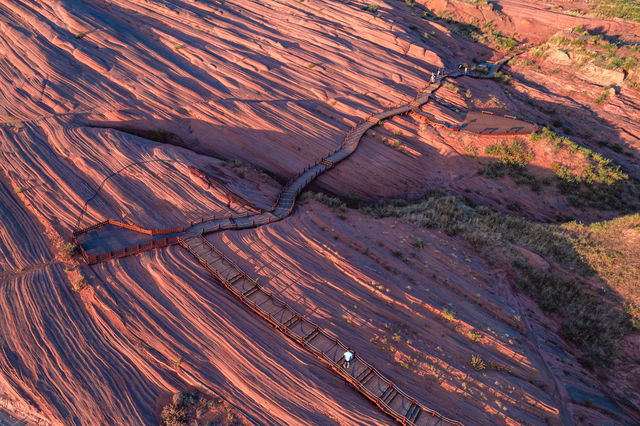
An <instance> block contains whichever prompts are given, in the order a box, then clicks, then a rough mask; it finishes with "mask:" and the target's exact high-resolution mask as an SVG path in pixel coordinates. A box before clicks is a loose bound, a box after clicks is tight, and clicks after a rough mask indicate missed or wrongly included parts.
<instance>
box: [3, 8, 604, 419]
mask: <svg viewBox="0 0 640 426" xmlns="http://www.w3.org/2000/svg"><path fill="white" fill-rule="evenodd" d="M381 3H384V4H381V15H380V16H378V15H377V14H374V13H371V12H368V11H365V10H362V9H361V7H360V6H359V4H356V3H351V2H336V1H320V0H306V1H304V2H298V1H289V0H286V1H285V0H281V1H274V2H265V1H263V0H231V1H224V2H192V1H181V0H176V1H172V2H162V1H153V2H148V1H145V0H132V1H129V0H126V1H125V0H114V1H109V2H103V1H101V0H89V1H84V2H77V1H72V0H58V1H55V2H45V1H36V0H25V1H13V0H0V87H2V91H1V93H0V205H1V209H0V213H2V214H0V216H1V217H2V221H0V253H1V254H2V259H0V312H2V315H0V347H2V350H1V351H0V409H2V410H7V411H8V412H9V413H10V414H11V415H13V416H15V417H18V418H20V419H25V421H28V422H30V423H43V424H46V423H51V424H62V423H73V424H93V423H100V424H154V423H155V422H156V420H157V419H156V414H157V401H159V400H161V399H162V398H163V397H165V399H167V398H168V395H172V394H174V393H175V392H178V391H180V390H184V389H190V388H191V387H195V388H197V389H199V390H202V391H205V392H206V393H207V394H218V395H220V396H221V397H223V398H224V399H225V400H226V401H229V402H230V403H232V404H233V405H234V406H235V407H240V409H241V411H243V412H246V413H247V415H248V417H250V418H251V419H252V420H253V421H255V422H257V423H265V424H272V423H282V424H329V423H331V422H337V423H339V424H350V425H351V424H362V425H372V424H373V425H376V424H388V422H389V418H387V417H385V416H382V415H381V414H380V412H379V411H378V410H377V409H376V407H375V406H373V405H372V404H368V403H366V401H364V400H363V398H362V397H361V396H359V395H358V394H357V393H355V392H353V390H352V389H350V388H349V387H347V386H344V383H343V382H341V381H340V380H337V379H336V378H335V377H334V376H332V375H331V374H326V373H327V372H326V371H325V370H324V367H323V366H322V365H321V364H320V363H318V362H317V360H316V359H315V358H314V357H312V356H310V355H309V354H307V353H306V352H305V351H303V350H302V349H300V348H298V347H297V346H295V345H292V344H291V342H289V341H287V340H286V339H284V338H281V337H280V336H279V335H277V334H275V333H274V332H273V330H271V329H270V328H269V327H267V326H265V325H264V324H262V323H260V322H259V321H256V318H255V317H254V316H253V315H252V314H250V313H248V312H246V311H245V310H244V309H243V308H242V307H241V306H239V305H238V304H237V303H236V302H235V301H234V299H233V298H232V297H229V295H227V294H226V293H225V291H224V290H221V289H220V288H219V287H218V283H216V282H213V281H212V280H211V279H210V278H209V277H208V276H207V275H206V274H205V273H204V271H203V269H202V268H201V267H200V265H198V264H197V263H196V262H195V261H194V260H193V259H192V258H191V256H190V255H189V254H188V253H186V252H185V251H184V250H182V249H180V248H179V247H172V248H167V249H165V250H159V251H154V252H147V253H145V254H143V255H140V256H137V257H129V258H124V259H119V260H117V261H114V262H110V263H102V264H99V265H97V266H92V267H86V266H84V265H80V264H78V263H74V262H73V261H68V260H66V259H62V258H61V256H60V255H58V254H57V252H58V251H59V250H58V249H57V247H58V246H60V244H61V243H62V242H63V241H66V240H68V239H69V236H70V234H71V231H72V230H73V229H74V228H76V227H77V226H80V227H82V226H86V225H88V224H90V223H93V222H97V221H101V220H105V219H107V218H110V219H117V220H120V221H123V222H124V221H132V222H136V223H138V224H139V225H141V226H144V227H148V228H165V227H173V226H183V225H185V224H188V223H189V222H190V221H192V220H199V219H200V218H202V217H210V216H211V215H217V216H220V215H225V216H226V215H229V214H239V213H245V212H247V211H255V210H257V209H265V208H269V207H270V206H271V205H272V204H273V201H274V200H275V199H276V197H277V196H278V192H279V189H280V184H279V182H285V181H286V180H287V179H288V178H290V177H291V176H293V175H295V174H296V173H297V172H299V171H300V170H301V169H304V168H305V167H306V166H308V165H309V164H311V163H314V162H316V161H317V160H318V158H320V157H322V156H324V155H326V154H327V153H328V152H331V151H332V150H333V149H335V148H336V147H337V146H338V145H339V144H340V142H341V141H342V139H343V137H344V135H345V133H346V132H348V131H349V129H350V128H352V126H353V125H354V123H357V122H358V121H359V120H361V119H362V118H364V117H366V116H367V115H368V114H370V113H373V112H375V111H379V110H381V109H383V108H385V107H387V106H388V105H390V104H397V103H400V102H403V101H406V100H407V99H411V98H412V97H414V96H415V92H416V91H417V90H418V89H420V88H421V87H423V86H424V85H425V84H426V80H427V79H428V76H429V75H430V74H431V72H432V71H433V70H435V69H436V68H437V67H444V66H447V67H452V66H455V64H458V63H460V62H461V61H467V62H470V61H471V59H472V58H473V57H475V56H476V54H477V53H478V52H479V51H481V52H482V53H483V54H486V55H485V56H488V54H489V53H492V52H490V51H489V49H488V48H485V47H481V46H478V45H477V44H476V43H473V42H471V41H470V40H467V39H464V38H462V37H459V36H458V35H456V34H455V33H454V32H452V31H449V30H448V29H447V28H445V26H444V23H442V21H440V23H438V22H435V21H434V22H430V21H428V20H423V19H422V16H421V14H418V13H416V10H417V8H412V7H410V6H408V5H407V4H405V3H404V2H398V1H388V2H381ZM451 4H453V3H451ZM467 7H468V8H469V10H471V9H474V11H475V12H476V13H477V16H478V17H482V11H478V9H477V8H475V6H472V5H469V4H468V3H465V9H464V10H467V9H466V8H467ZM511 7H513V6H511ZM533 13H535V11H534V12H531V8H527V13H526V15H527V18H526V19H527V24H526V25H527V27H534V26H536V25H537V22H539V21H537V20H535V19H533V17H531V15H532V14H533ZM491 16H492V17H493V16H494V15H491ZM502 23H503V24H504V25H505V26H508V25H510V23H509V20H508V19H505V20H504V21H503V22H502ZM411 26H415V27H416V28H415V29H412V28H411ZM425 33H428V34H429V37H428V38H427V39H426V40H425V38H424V37H423V34H425ZM499 54H500V53H496V56H497V55H499ZM478 56H479V55H478ZM558 60H564V59H558ZM599 78H608V77H599ZM469 84H470V85H473V86H472V87H473V90H474V94H478V96H479V98H485V99H488V98H489V97H490V96H492V95H494V94H495V95H496V96H498V97H499V98H500V99H501V101H500V102H504V103H505V105H507V106H508V107H509V108H510V109H511V108H514V105H515V103H513V102H512V101H511V100H509V99H508V98H507V96H506V95H505V94H504V93H503V92H502V90H501V88H500V86H499V85H498V84H497V83H495V82H491V81H484V80H483V81H480V82H472V83H469ZM496 99H497V98H496ZM131 123H138V124H139V125H140V126H141V127H140V129H144V132H140V131H137V132H132V131H131V128H128V127H127V126H128V125H129V124H131ZM141 123H144V126H142V124H141ZM123 130H124V131H123ZM423 130H424V131H420V132H418V131H417V124H416V123H415V122H413V121H411V120H410V119H409V118H408V117H400V118H397V119H394V120H389V122H388V123H387V128H384V129H383V128H376V132H378V136H377V138H376V137H375V135H374V134H373V132H370V133H369V134H368V135H367V136H366V137H365V138H364V140H363V143H362V146H361V147H360V148H359V150H358V152H356V153H355V154H354V155H353V157H351V158H350V159H349V160H348V161H346V162H345V163H342V164H340V165H338V166H337V167H336V168H335V169H334V170H332V171H331V173H329V174H327V175H323V176H322V177H321V178H320V179H319V181H318V182H316V183H315V185H317V186H316V189H317V188H321V189H326V190H328V191H333V192H334V193H349V192H350V191H356V192H359V193H365V194H366V195H369V196H371V197H372V198H373V197H376V198H380V199H382V198H397V197H406V198H417V197H420V196H422V195H423V194H425V193H426V192H428V191H430V190H433V189H434V188H439V187H444V188H447V189H451V190H453V191H457V192H460V193H465V190H466V189H469V187H471V185H475V186H474V187H473V189H474V191H473V194H471V193H469V198H471V199H473V200H475V201H477V202H486V203H492V202H494V201H496V200H497V201H496V202H502V201H503V199H504V202H505V203H508V202H509V201H511V200H513V199H523V198H526V197H527V196H526V195H524V196H523V195H522V192H523V191H522V187H516V186H515V184H514V185H512V187H511V188H508V191H506V192H505V193H504V194H502V193H503V187H502V186H500V185H501V184H499V183H496V182H491V181H488V180H486V179H480V178H479V177H478V175H477V170H476V169H475V168H474V166H472V165H470V163H469V161H468V159H467V158H466V156H465V155H460V153H461V152H464V147H463V146H462V145H460V143H459V141H458V143H457V144H456V141H455V140H454V139H455V138H454V137H452V136H451V135H450V134H446V133H439V132H437V131H435V130H434V129H432V128H429V129H423ZM170 134H175V135H179V136H180V138H179V139H176V138H172V137H167V138H165V137H166V136H167V135H170ZM381 135H384V138H385V139H389V138H394V137H398V138H400V137H403V138H404V139H403V142H402V143H403V144H404V145H406V150H403V151H400V150H397V149H393V148H391V147H390V146H389V145H386V144H385V143H383V142H382V139H381V138H380V136H381ZM399 135H400V136H399ZM465 141H466V139H465ZM262 171H265V172H264V173H263V172H262ZM460 177H462V178H463V179H460ZM489 186H491V188H488V187H489ZM487 194H489V195H490V196H489V197H487V196H486V195H487ZM500 194H502V195H500ZM509 197H510V198H509ZM531 197H532V196H531ZM531 197H529V198H528V199H525V202H526V205H527V209H529V210H531V212H534V213H535V211H537V210H544V207H540V205H544V203H539V202H538V201H537V199H534V198H531ZM498 198H499V199H498ZM343 213H344V214H343ZM543 213H544V212H543ZM214 238H215V239H216V244H220V245H221V247H222V250H224V251H225V253H227V251H228V253H227V254H228V255H229V256H236V257H237V262H238V263H239V264H242V266H243V268H246V269H248V270H249V269H254V270H255V271H257V272H256V274H257V275H259V276H260V282H261V284H264V285H265V286H268V288H269V289H270V290H273V291H274V293H275V294H279V295H281V296H282V297H283V298H284V299H286V300H291V301H292V303H295V304H296V305H297V306H296V308H297V309H298V310H299V311H302V312H304V313H305V314H307V315H309V316H311V318H312V319H314V320H315V321H317V322H318V323H320V324H321V325H322V326H323V327H326V328H328V329H330V330H332V331H335V332H336V333H337V334H339V335H340V336H344V337H345V338H346V339H348V341H350V342H353V344H354V346H356V347H357V350H358V351H360V352H361V353H363V354H364V356H365V358H367V359H371V361H372V362H373V364H374V365H375V366H376V367H377V368H379V369H380V370H381V371H384V372H385V374H387V375H388V376H389V377H391V378H392V379H393V380H394V383H397V384H398V385H399V387H401V388H402V389H406V390H407V391H408V392H410V393H411V394H412V395H415V396H416V397H417V398H418V399H420V400H421V401H422V402H423V403H425V404H426V405H429V406H432V407H434V408H436V409H438V410H439V411H441V412H442V413H443V414H445V415H446V416H448V417H452V418H456V419H458V418H459V419H461V420H462V421H464V422H465V423H469V424H472V423H486V424H492V423H540V422H543V421H544V420H545V419H550V420H551V421H552V422H557V423H560V422H561V420H562V412H563V410H564V411H566V409H565V407H566V405H567V404H569V403H568V402H567V401H566V400H564V399H563V398H562V392H557V391H556V390H554V389H555V388H556V386H555V384H554V383H555V380H556V377H559V376H561V375H562V374H563V372H562V370H566V371H569V370H570V371H572V372H573V374H574V375H575V376H580V377H582V376H583V375H584V376H585V377H587V376H586V375H587V373H586V372H584V371H583V370H581V369H580V367H579V365H578V363H577V361H576V359H575V357H573V356H571V355H570V354H569V353H568V351H565V350H557V351H559V353H560V355H561V356H562V361H563V365H562V366H558V367H557V369H556V370H553V372H552V373H550V372H549V371H548V370H547V369H546V368H545V365H546V364H545V361H544V356H547V355H544V356H541V355H540V352H539V351H538V349H537V346H536V345H537V343H536V338H537V337H536V336H538V335H540V336H543V337H544V339H547V340H548V341H556V340H559V337H558V336H557V335H556V334H554V332H553V331H550V330H552V329H553V324H552V323H551V324H550V325H548V324H546V323H545V324H544V325H545V327H539V328H536V329H535V330H533V332H531V333H529V332H528V331H527V329H526V327H524V326H523V325H522V323H520V322H519V321H520V317H522V319H526V317H527V315H531V317H532V318H535V319H536V320H537V319H540V318H542V320H541V321H546V320H544V316H543V315H542V314H541V313H540V312H539V311H538V310H537V308H536V307H535V306H534V305H532V304H530V302H528V301H527V300H525V299H524V298H521V297H520V296H516V295H514V294H513V293H512V291H511V283H510V282H509V281H508V279H507V278H506V277H505V276H504V275H505V274H504V273H503V272H502V271H496V270H494V269H493V268H492V266H491V265H490V263H489V262H488V261H487V259H483V258H482V257H480V256H478V255H477V254H475V253H474V251H473V249H472V248H471V247H469V246H468V244H466V243H464V242H463V241H461V240H460V239H459V238H457V237H452V236H448V235H445V234H443V233H442V232H440V231H438V230H427V229H423V228H417V227H415V226H412V225H410V224H407V223H403V222H402V221H400V220H395V219H384V220H378V219H373V218H371V217H368V216H365V215H364V214H360V213H358V212H356V211H348V212H341V211H334V210H332V209H330V208H328V207H327V206H324V205H322V204H319V203H317V202H309V203H308V204H306V205H303V206H300V207H299V208H298V207H297V210H296V212H295V214H294V215H293V216H292V217H291V218H289V219H287V220H285V221H282V222H280V223H278V224H277V225H272V226H270V227H266V228H259V229H256V230H250V231H245V232H242V233H236V234H233V235H226V234H225V235H216V236H215V237H214ZM531 259H532V262H533V263H536V264H538V265H539V266H540V267H542V268H544V263H543V261H544V259H542V260H541V259H538V258H535V256H531ZM68 271H72V272H73V274H75V275H73V276H78V274H79V276H83V277H84V278H85V279H86V281H87V284H88V285H87V287H86V288H85V289H84V290H82V291H80V292H79V293H73V292H72V291H71V290H70V288H71V287H72V283H71V282H70V280H69V276H72V275H71V273H70V272H68ZM452 312H453V314H452ZM515 318H518V320H516V319H515ZM554 350H555V349H554ZM474 354H480V355H481V356H482V357H483V358H484V359H485V360H486V361H487V365H489V363H491V365H494V366H496V367H495V368H494V369H488V370H485V371H476V370H474V369H473V368H472V367H471V365H470V360H471V357H472V356H473V355H474ZM553 355H554V356H555V353H554V354H553ZM584 382H585V383H586V384H585V386H592V385H593V386H595V385H594V383H595V382H594V381H593V380H592V379H591V378H590V377H587V378H586V379H584ZM167 402H168V400H167ZM596 414H597V415H599V416H600V417H599V418H598V419H599V420H603V419H604V420H603V421H611V419H613V420H615V419H616V418H615V417H612V416H610V415H609V414H601V413H596ZM3 415H4V414H0V419H2V416H3ZM0 422H4V420H3V419H2V420H0Z"/></svg>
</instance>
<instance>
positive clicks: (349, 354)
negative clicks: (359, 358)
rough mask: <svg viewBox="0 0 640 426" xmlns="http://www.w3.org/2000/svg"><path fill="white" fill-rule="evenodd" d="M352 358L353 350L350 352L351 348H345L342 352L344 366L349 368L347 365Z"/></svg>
mask: <svg viewBox="0 0 640 426" xmlns="http://www.w3.org/2000/svg"><path fill="white" fill-rule="evenodd" d="M352 359H353V352H351V349H347V351H346V352H345V353H344V361H345V362H344V368H349V365H350V364H351V360H352Z"/></svg>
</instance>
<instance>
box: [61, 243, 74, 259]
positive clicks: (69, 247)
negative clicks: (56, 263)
mask: <svg viewBox="0 0 640 426" xmlns="http://www.w3.org/2000/svg"><path fill="white" fill-rule="evenodd" d="M77 250H78V247H77V246H76V245H75V244H74V243H72V242H71V241H69V242H66V243H64V244H62V246H61V247H60V254H62V255H63V256H65V257H73V255H74V254H76V251H77Z"/></svg>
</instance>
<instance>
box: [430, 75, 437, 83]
mask: <svg viewBox="0 0 640 426" xmlns="http://www.w3.org/2000/svg"><path fill="white" fill-rule="evenodd" d="M435 82H436V75H435V74H434V73H433V72H432V73H431V83H435Z"/></svg>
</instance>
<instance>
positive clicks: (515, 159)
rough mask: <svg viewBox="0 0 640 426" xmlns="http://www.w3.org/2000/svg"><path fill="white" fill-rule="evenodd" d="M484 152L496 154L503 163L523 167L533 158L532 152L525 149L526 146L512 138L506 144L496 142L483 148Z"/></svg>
mask: <svg viewBox="0 0 640 426" xmlns="http://www.w3.org/2000/svg"><path fill="white" fill-rule="evenodd" d="M484 152H485V154H489V155H494V156H497V157H498V158H499V159H500V162H502V163H504V164H510V165H514V166H516V167H524V166H525V165H526V164H527V163H529V162H530V161H531V160H533V153H532V152H530V151H529V150H528V149H527V146H526V145H525V144H524V143H523V142H522V141H520V140H513V141H511V142H509V143H507V144H505V143H503V142H496V143H494V144H493V145H490V146H488V147H486V148H485V150H484Z"/></svg>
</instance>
